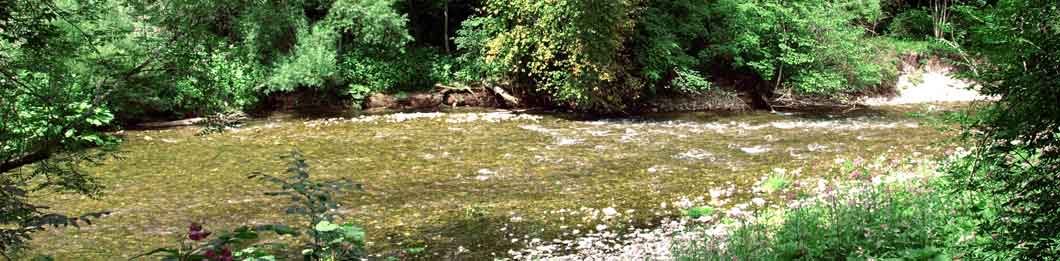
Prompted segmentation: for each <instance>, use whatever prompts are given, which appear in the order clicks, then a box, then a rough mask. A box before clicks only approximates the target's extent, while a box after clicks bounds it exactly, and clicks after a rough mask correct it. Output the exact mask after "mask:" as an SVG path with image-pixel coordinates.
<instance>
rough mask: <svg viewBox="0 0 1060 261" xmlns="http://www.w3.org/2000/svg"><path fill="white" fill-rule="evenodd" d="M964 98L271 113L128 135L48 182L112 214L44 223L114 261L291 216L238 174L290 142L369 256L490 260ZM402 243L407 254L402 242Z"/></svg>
mask: <svg viewBox="0 0 1060 261" xmlns="http://www.w3.org/2000/svg"><path fill="white" fill-rule="evenodd" d="M961 106H962V105H955V104H948V105H946V104H936V105H926V104H925V105H903V106H883V107H871V108H857V109H849V110H847V109H837V110H815V111H793V112H779V113H771V112H747V113H708V112H695V113H674V114H657V115H646V116H638V117H626V118H587V117H582V116H577V115H570V114H562V113H521V112H511V111H490V110H471V111H452V112H445V113H398V114H384V115H367V116H346V117H335V118H307V117H299V116H294V115H278V116H272V117H268V118H263V119H254V120H251V121H250V122H248V123H247V124H246V125H245V126H242V127H240V128H237V129H233V130H229V131H226V132H224V133H221V134H212V135H205V136H201V135H197V134H198V132H199V130H198V129H197V128H194V127H188V128H176V129H165V130H139V131H124V132H122V133H120V135H121V136H122V137H124V139H125V142H124V143H123V144H122V145H121V152H120V153H119V154H117V156H119V157H118V158H115V159H108V160H106V161H104V162H103V164H102V165H100V166H89V167H86V170H87V171H88V172H90V173H93V175H95V176H97V177H99V178H100V181H101V182H102V184H103V185H105V186H106V189H105V193H104V194H103V195H102V196H101V197H99V198H97V199H90V198H84V197H81V196H71V195H61V194H46V195H44V196H43V198H44V200H43V202H42V203H44V204H48V205H50V206H53V207H54V208H55V210H58V211H70V212H74V213H83V212H90V211H99V210H108V211H112V212H113V214H112V215H110V216H107V217H105V218H102V219H100V220H98V221H97V222H95V223H94V224H93V225H90V226H85V227H82V228H80V229H74V228H68V229H55V230H49V231H47V232H42V233H39V234H37V239H36V240H35V241H34V242H33V247H35V249H36V250H34V251H35V252H37V253H44V254H51V255H55V257H56V258H58V260H80V259H89V260H97V259H100V260H116V259H123V257H124V258H128V257H131V256H133V255H135V254H138V253H142V252H145V251H148V250H151V249H154V248H157V247H159V246H163V245H174V244H176V242H177V240H178V239H179V238H180V236H181V235H182V234H181V233H182V232H183V231H184V230H185V229H186V227H187V224H188V223H190V222H202V223H204V224H206V227H207V228H208V229H213V230H223V229H225V228H234V227H236V226H239V225H249V224H266V223H274V222H292V221H295V219H293V218H291V217H290V216H287V215H285V214H284V212H283V210H282V208H283V207H284V206H285V204H286V203H287V202H288V200H286V199H284V198H272V197H267V196H264V195H263V194H262V193H263V192H265V191H271V190H272V189H273V188H272V187H271V186H270V185H269V184H266V183H263V182H260V181H257V180H251V179H248V178H247V176H248V175H249V174H250V173H252V172H255V171H260V172H263V173H267V174H273V175H282V174H283V171H284V170H285V169H286V167H287V164H288V163H287V162H286V161H285V160H283V159H281V158H280V157H279V156H281V155H284V154H285V153H286V152H289V151H291V150H299V151H301V152H302V153H303V154H304V155H305V157H306V158H307V159H308V163H309V164H310V166H311V168H310V171H311V173H312V174H313V177H314V178H318V179H323V180H328V179H338V178H348V179H351V180H353V181H357V182H360V183H363V184H364V188H365V190H364V191H363V192H351V193H348V194H345V195H343V196H342V197H341V199H340V201H341V202H342V203H343V204H342V205H341V207H340V208H339V209H338V211H339V212H340V213H342V214H343V215H344V216H345V217H347V220H348V221H353V222H356V223H358V224H360V225H361V226H363V227H365V229H366V230H367V233H368V235H369V236H368V237H369V238H368V241H369V246H368V247H369V250H370V251H372V252H373V253H377V254H384V255H390V256H401V257H406V258H410V259H463V260H481V259H490V258H495V257H496V258H501V257H505V256H506V251H507V250H510V249H518V248H520V247H521V246H523V245H524V244H526V242H527V241H531V240H533V239H540V240H551V239H557V238H563V237H564V236H570V235H572V233H573V232H572V231H575V230H578V231H588V230H592V229H593V228H595V227H597V225H599V224H608V225H609V226H611V227H618V228H626V227H651V226H653V224H656V222H658V221H659V220H661V219H663V218H667V217H674V216H680V215H681V213H682V211H683V210H682V209H681V208H682V207H687V206H683V205H687V204H695V203H689V202H697V199H700V200H701V199H703V198H704V197H709V194H710V192H711V191H712V190H715V191H726V193H727V194H731V197H733V198H740V197H746V196H747V194H748V193H749V192H750V190H751V188H752V187H753V185H754V183H755V182H757V181H760V180H762V179H763V177H766V176H768V175H771V173H776V172H777V171H784V172H788V173H798V174H796V177H795V178H799V179H803V178H807V179H809V178H818V177H825V176H828V175H834V174H835V173H834V172H833V171H831V169H832V167H833V166H834V165H835V162H836V161H837V159H853V158H859V157H860V158H881V157H882V158H887V159H890V158H894V159H898V158H901V157H905V156H907V155H941V154H942V153H943V151H945V150H946V149H948V148H950V147H952V145H951V143H950V142H948V141H949V140H950V138H951V137H953V136H954V135H953V133H948V132H944V131H940V130H939V129H938V128H936V127H937V126H934V125H933V124H932V123H931V122H930V121H928V120H925V118H923V117H919V116H917V115H921V114H930V113H935V112H940V111H947V110H954V109H957V108H959V107H961ZM410 250H411V251H410Z"/></svg>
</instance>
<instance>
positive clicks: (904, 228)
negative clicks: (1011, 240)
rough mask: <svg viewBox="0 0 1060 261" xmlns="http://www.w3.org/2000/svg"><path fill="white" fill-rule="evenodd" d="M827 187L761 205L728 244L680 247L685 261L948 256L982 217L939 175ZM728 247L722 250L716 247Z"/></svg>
mask: <svg viewBox="0 0 1060 261" xmlns="http://www.w3.org/2000/svg"><path fill="white" fill-rule="evenodd" d="M863 174H864V175H866V176H863V177H860V179H861V180H862V181H853V182H847V183H845V184H846V185H843V186H838V185H836V186H834V187H829V188H827V189H826V190H825V191H823V194H821V195H818V196H817V197H814V198H809V199H800V200H798V201H796V202H795V203H792V207H790V208H784V209H783V210H778V211H761V210H756V211H755V212H754V217H753V218H751V219H749V220H750V221H746V222H743V223H741V224H740V225H739V226H738V227H737V228H736V229H735V230H734V231H731V232H730V234H729V236H728V237H727V238H724V239H721V240H722V242H714V241H711V240H715V239H710V238H708V239H705V240H706V242H702V243H700V244H696V245H694V246H693V247H692V248H691V249H680V250H679V251H678V252H677V254H678V257H679V259H682V260H730V259H731V260H866V259H867V260H873V259H877V260H892V259H893V260H950V259H953V258H954V257H958V256H962V255H963V254H964V252H963V249H964V248H963V246H964V245H966V244H969V243H970V242H971V241H970V240H969V239H967V238H968V237H967V235H968V234H970V232H971V230H972V229H973V228H974V227H975V226H976V224H977V223H978V221H977V220H976V219H975V218H974V217H973V216H971V215H966V214H965V213H968V212H967V211H968V209H970V204H969V203H971V202H975V201H972V200H971V199H970V198H966V197H962V196H956V195H951V194H948V193H946V192H944V188H948V187H949V186H952V185H950V184H947V183H946V182H944V181H943V180H941V179H936V180H934V181H930V182H922V181H919V180H916V179H914V180H911V181H907V182H905V183H891V184H886V183H885V184H878V185H873V184H872V183H870V182H869V181H868V180H867V177H868V176H867V175H869V174H868V173H863ZM719 245H724V246H725V247H723V248H721V249H719V248H717V246H719Z"/></svg>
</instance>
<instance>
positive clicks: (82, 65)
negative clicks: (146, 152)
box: [0, 1, 142, 254]
mask: <svg viewBox="0 0 1060 261" xmlns="http://www.w3.org/2000/svg"><path fill="white" fill-rule="evenodd" d="M106 7H107V6H106V3H97V2H93V3H77V2H73V1H60V2H53V1H4V2H3V3H0V25H2V27H0V254H6V253H8V252H9V251H14V250H18V249H19V248H21V247H23V246H24V243H25V242H26V241H28V240H30V239H31V236H32V233H34V232H37V231H40V230H43V229H45V228H46V227H59V226H71V225H72V226H78V225H80V224H82V223H84V222H88V221H89V219H90V218H96V217H100V216H102V215H104V214H105V213H89V214H81V215H73V216H67V215H65V214H62V213H55V212H53V210H49V209H48V207H47V206H42V205H39V203H36V201H34V200H33V199H32V198H31V195H32V194H33V193H35V192H40V191H54V192H59V193H74V194H80V195H83V196H88V197H92V196H95V195H97V193H98V192H99V190H100V189H101V186H100V184H99V183H97V182H96V179H95V178H94V177H93V176H92V175H89V174H87V173H84V172H82V171H81V170H82V168H83V167H85V166H92V165H94V164H98V162H100V161H101V160H103V159H105V158H106V157H107V156H109V155H110V152H113V146H112V145H114V144H116V143H117V142H118V140H117V139H116V138H114V137H111V136H109V135H107V134H106V133H105V132H103V131H101V128H102V127H105V126H107V125H109V124H110V123H111V122H112V121H113V120H114V119H115V114H114V113H113V110H112V109H110V108H109V107H108V106H107V105H106V101H107V98H108V94H109V93H111V92H113V91H114V90H115V89H117V88H119V87H123V86H126V85H127V84H129V80H128V79H130V78H131V77H133V76H135V75H137V74H138V73H140V72H142V69H138V68H136V67H132V66H131V65H130V64H129V63H128V61H129V60H130V58H128V57H125V54H121V53H114V52H110V51H113V49H110V48H107V47H109V46H111V44H114V43H115V42H116V41H117V40H113V41H112V39H111V38H110V37H113V36H115V35H116V34H117V33H116V32H115V31H119V30H116V29H108V28H99V27H92V28H88V27H85V26H88V25H92V24H91V23H89V21H91V22H93V23H103V22H104V21H106V20H105V18H103V15H105V14H108V12H110V10H108V9H106ZM86 43H87V44H86ZM57 54H62V55H57ZM141 68H142V67H141ZM115 72H120V73H115ZM115 75H117V76H115ZM93 147H99V148H100V149H98V150H88V148H93Z"/></svg>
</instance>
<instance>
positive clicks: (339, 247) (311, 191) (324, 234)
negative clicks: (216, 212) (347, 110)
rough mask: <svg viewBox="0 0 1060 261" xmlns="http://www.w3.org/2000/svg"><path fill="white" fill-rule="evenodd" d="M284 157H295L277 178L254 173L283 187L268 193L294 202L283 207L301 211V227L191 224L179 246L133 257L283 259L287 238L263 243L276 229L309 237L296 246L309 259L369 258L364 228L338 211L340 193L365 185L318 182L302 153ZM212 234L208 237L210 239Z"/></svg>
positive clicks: (185, 260)
mask: <svg viewBox="0 0 1060 261" xmlns="http://www.w3.org/2000/svg"><path fill="white" fill-rule="evenodd" d="M284 158H286V159H288V160H290V161H291V166H290V167H289V168H287V174H289V176H287V177H273V176H268V175H264V174H260V173H255V174H252V175H251V176H250V178H252V179H261V180H264V181H266V182H269V183H273V184H276V185H278V186H279V188H280V190H278V191H271V192H266V193H265V195H269V196H275V197H280V198H284V199H285V201H290V202H291V203H290V205H289V206H288V207H287V208H285V209H284V211H285V212H286V213H287V214H290V215H295V216H298V217H300V218H301V219H302V221H304V222H303V223H300V224H297V225H296V226H293V227H292V226H287V225H280V224H269V225H260V226H253V227H250V226H247V227H240V228H237V229H235V230H233V231H231V232H223V233H219V235H217V236H216V237H214V238H213V239H210V236H211V235H213V232H210V231H208V230H206V229H205V228H203V226H202V225H201V224H197V223H192V224H191V225H190V226H189V227H188V232H187V234H186V235H185V237H182V238H181V239H180V244H179V246H178V247H163V248H158V249H155V250H152V251H149V252H147V253H144V254H141V255H139V256H137V257H134V258H133V259H136V258H139V257H145V256H158V257H161V259H162V260H177V261H202V260H207V261H226V260H234V259H235V260H260V261H264V260H276V259H277V257H280V258H281V259H283V257H287V256H288V255H289V254H290V253H286V252H284V251H289V248H290V246H289V245H288V244H287V243H274V242H262V241H263V240H262V239H261V235H260V234H261V233H263V232H272V233H276V234H278V235H288V236H295V237H297V236H301V235H307V236H308V240H309V242H308V243H305V244H304V245H302V246H301V247H298V248H297V250H300V251H299V252H298V254H300V255H301V256H302V257H303V259H304V260H359V259H361V258H363V257H364V242H365V232H364V229H362V228H360V227H358V226H356V225H354V224H350V223H347V224H336V223H334V222H336V219H338V218H339V215H338V214H336V213H335V212H334V211H333V210H335V209H336V208H338V206H339V205H338V202H337V201H336V198H335V197H336V196H337V195H338V193H343V192H347V191H349V190H352V189H354V187H356V188H357V189H360V185H356V186H355V185H354V184H353V183H352V182H349V181H347V180H337V181H316V180H313V179H311V177H310V174H309V164H307V163H306V160H305V159H304V158H303V156H302V154H301V153H299V152H297V151H294V152H291V154H290V155H288V156H285V157H284ZM208 239H209V240H208Z"/></svg>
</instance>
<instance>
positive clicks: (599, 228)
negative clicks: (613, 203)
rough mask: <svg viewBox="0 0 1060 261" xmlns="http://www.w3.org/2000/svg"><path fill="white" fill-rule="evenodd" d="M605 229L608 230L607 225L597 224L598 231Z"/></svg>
mask: <svg viewBox="0 0 1060 261" xmlns="http://www.w3.org/2000/svg"><path fill="white" fill-rule="evenodd" d="M604 230H607V225H604V224H599V225H596V231H604Z"/></svg>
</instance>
